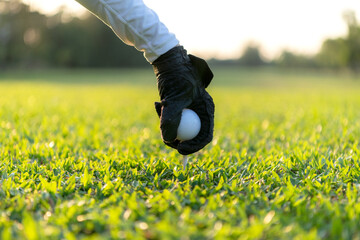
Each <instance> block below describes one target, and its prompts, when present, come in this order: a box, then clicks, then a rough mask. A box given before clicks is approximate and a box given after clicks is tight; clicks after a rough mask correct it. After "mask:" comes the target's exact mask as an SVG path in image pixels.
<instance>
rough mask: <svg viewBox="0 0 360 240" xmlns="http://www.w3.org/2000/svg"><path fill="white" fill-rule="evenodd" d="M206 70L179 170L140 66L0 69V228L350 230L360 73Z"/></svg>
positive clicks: (144, 233) (0, 233)
mask: <svg viewBox="0 0 360 240" xmlns="http://www.w3.org/2000/svg"><path fill="white" fill-rule="evenodd" d="M214 72H215V76H216V78H215V80H214V82H213V84H212V85H211V87H210V89H209V91H210V93H211V94H212V95H213V97H214V100H215V104H216V116H215V117H216V124H215V133H214V140H213V142H212V143H211V144H209V145H208V146H207V147H206V148H205V149H203V150H202V151H200V152H199V153H197V154H194V155H192V156H191V157H190V160H189V164H188V168H187V170H186V171H183V170H182V157H181V156H180V155H179V154H178V153H177V152H176V151H174V150H172V149H170V148H168V147H166V146H165V145H164V144H163V143H162V141H161V139H160V134H159V130H158V125H159V120H158V118H157V116H156V114H155V111H154V104H153V102H154V101H156V100H158V96H157V92H156V85H155V80H154V77H153V74H152V73H151V69H146V70H134V69H133V70H87V71H85V70H83V71H46V72H41V71H30V72H26V71H23V72H15V71H10V72H2V73H0V160H1V161H0V179H1V180H0V185H1V186H0V238H1V239H324V238H326V239H359V238H360V230H359V229H360V228H359V226H360V201H359V199H360V184H359V180H360V164H359V156H360V152H359V148H360V145H359V137H360V111H359V106H360V79H359V78H358V77H356V76H355V77H354V76H351V75H346V74H333V73H322V72H314V71H313V72H308V71H278V70H274V69H262V70H259V69H237V70H236V69H224V68H223V69H215V71H214Z"/></svg>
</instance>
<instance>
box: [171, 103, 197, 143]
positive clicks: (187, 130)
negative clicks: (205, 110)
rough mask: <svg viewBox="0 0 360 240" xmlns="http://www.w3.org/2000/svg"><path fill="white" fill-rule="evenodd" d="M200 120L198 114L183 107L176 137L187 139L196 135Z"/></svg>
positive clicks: (182, 139) (181, 139)
mask: <svg viewBox="0 0 360 240" xmlns="http://www.w3.org/2000/svg"><path fill="white" fill-rule="evenodd" d="M200 127H201V121H200V118H199V116H198V115H197V114H196V113H195V112H194V111H193V110H190V109H187V108H184V109H183V111H182V114H181V120H180V124H179V127H178V129H177V139H178V140H180V141H187V140H190V139H193V138H194V137H196V136H197V135H198V134H199V132H200Z"/></svg>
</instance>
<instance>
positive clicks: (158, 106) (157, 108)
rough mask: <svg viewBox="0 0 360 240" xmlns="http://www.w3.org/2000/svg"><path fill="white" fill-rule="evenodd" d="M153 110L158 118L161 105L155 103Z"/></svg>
mask: <svg viewBox="0 0 360 240" xmlns="http://www.w3.org/2000/svg"><path fill="white" fill-rule="evenodd" d="M155 110H156V113H157V115H158V116H159V117H161V103H160V102H155Z"/></svg>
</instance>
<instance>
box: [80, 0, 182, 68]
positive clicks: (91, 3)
mask: <svg viewBox="0 0 360 240" xmlns="http://www.w3.org/2000/svg"><path fill="white" fill-rule="evenodd" d="M76 1H77V2H79V3H80V4H81V5H83V6H84V7H85V8H87V9H88V10H89V11H90V12H92V13H93V14H94V15H95V16H97V17H98V18H99V19H101V20H102V21H103V22H104V23H105V24H107V25H108V26H109V27H110V28H111V29H112V30H113V31H114V32H115V34H116V35H117V36H118V37H119V38H120V39H121V40H122V41H123V42H124V43H126V44H128V45H131V46H134V47H135V48H136V49H137V50H139V51H142V52H144V56H145V58H146V59H147V61H148V62H150V63H152V62H153V61H155V60H156V59H157V58H158V57H159V56H160V55H162V54H164V53H166V52H167V51H168V50H170V49H171V48H173V47H175V46H176V45H178V44H179V41H178V40H177V39H176V37H175V35H174V34H172V33H170V32H169V30H168V29H167V27H166V26H165V25H164V24H163V23H162V22H160V20H159V17H158V16H157V14H156V13H155V12H154V11H153V10H151V9H150V8H148V7H147V6H146V5H145V4H144V2H143V1H142V0H76Z"/></svg>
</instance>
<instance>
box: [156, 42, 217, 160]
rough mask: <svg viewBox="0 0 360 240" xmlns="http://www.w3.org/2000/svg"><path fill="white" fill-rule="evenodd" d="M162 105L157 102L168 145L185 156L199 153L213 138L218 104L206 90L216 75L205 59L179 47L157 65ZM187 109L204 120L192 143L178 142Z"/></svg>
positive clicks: (170, 51) (163, 133)
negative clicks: (183, 116)
mask: <svg viewBox="0 0 360 240" xmlns="http://www.w3.org/2000/svg"><path fill="white" fill-rule="evenodd" d="M153 68H154V72H155V75H156V78H157V81H158V82H157V83H158V90H159V95H160V99H161V102H156V103H155V108H156V112H157V114H158V115H159V117H160V129H161V136H162V139H163V141H164V143H165V144H166V145H168V146H170V147H173V148H175V149H177V150H178V151H179V153H181V154H183V155H188V154H191V153H194V152H197V151H199V150H200V149H202V148H203V147H205V146H206V145H207V144H208V143H209V142H211V140H212V138H213V130H214V110H215V106H214V102H213V99H212V98H211V96H210V95H209V93H208V92H207V91H206V90H205V88H206V87H207V86H208V85H209V84H210V82H211V80H212V78H213V73H212V72H211V70H210V68H209V66H208V65H207V63H206V62H205V60H203V59H201V58H198V57H195V56H193V55H187V53H186V50H184V48H183V47H182V46H177V47H174V48H172V49H171V50H169V51H168V52H167V53H165V54H163V55H161V56H160V57H159V58H158V59H157V60H155V61H154V62H153ZM184 108H189V109H192V110H193V111H195V112H196V113H197V115H198V116H199V117H200V120H201V128H200V132H199V134H198V135H197V136H196V137H195V138H193V139H191V140H188V141H179V140H177V139H176V136H177V129H178V126H179V123H180V119H181V113H182V110H183V109H184Z"/></svg>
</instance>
